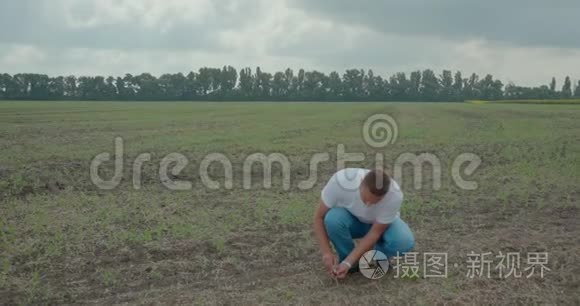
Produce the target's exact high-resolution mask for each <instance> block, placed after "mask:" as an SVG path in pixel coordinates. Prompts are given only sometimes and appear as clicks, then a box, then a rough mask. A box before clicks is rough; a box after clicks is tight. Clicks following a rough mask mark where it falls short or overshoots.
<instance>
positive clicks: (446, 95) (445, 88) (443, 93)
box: [439, 70, 453, 101]
mask: <svg viewBox="0 0 580 306" xmlns="http://www.w3.org/2000/svg"><path fill="white" fill-rule="evenodd" d="M439 84H440V85H441V89H440V92H439V99H441V100H443V101H450V100H452V99H453V75H452V73H451V71H450V70H443V73H442V74H441V75H440V76H439Z"/></svg>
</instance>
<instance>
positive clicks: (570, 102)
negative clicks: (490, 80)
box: [467, 99, 580, 105]
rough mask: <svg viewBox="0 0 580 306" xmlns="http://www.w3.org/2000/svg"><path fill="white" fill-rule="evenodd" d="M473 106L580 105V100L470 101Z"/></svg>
mask: <svg viewBox="0 0 580 306" xmlns="http://www.w3.org/2000/svg"><path fill="white" fill-rule="evenodd" d="M467 102H469V103H473V104H487V103H503V104H552V105H553V104H580V99H536V100H534V99H528V100H495V101H482V100H469V101H467Z"/></svg>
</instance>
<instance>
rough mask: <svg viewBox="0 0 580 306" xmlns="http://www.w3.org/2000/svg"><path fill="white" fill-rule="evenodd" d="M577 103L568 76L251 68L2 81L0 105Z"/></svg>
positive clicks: (2, 77)
mask: <svg viewBox="0 0 580 306" xmlns="http://www.w3.org/2000/svg"><path fill="white" fill-rule="evenodd" d="M572 97H575V98H580V81H579V82H578V84H576V85H575V86H574V89H573V88H572V83H571V81H570V77H566V78H565V80H564V84H563V86H562V87H561V89H559V88H557V84H556V79H555V78H552V80H551V82H550V84H549V85H542V86H538V87H526V86H517V85H515V84H513V83H509V84H507V85H505V86H504V84H503V83H502V82H501V81H500V80H497V79H494V78H493V76H492V75H491V74H487V75H486V76H485V77H482V78H480V77H479V76H478V75H477V74H475V73H472V74H471V75H469V76H467V77H464V76H463V74H462V73H461V72H460V71H457V72H455V73H453V72H452V71H450V70H443V71H442V72H441V74H436V73H435V72H434V71H433V70H431V69H426V70H423V71H413V72H411V73H410V74H409V75H408V76H407V74H406V73H403V72H399V73H395V74H394V75H392V76H390V77H388V78H383V77H381V76H380V75H375V73H374V72H373V71H372V70H368V71H365V70H363V69H348V70H346V71H345V72H344V73H343V74H342V75H340V74H339V73H338V72H336V71H334V72H331V73H330V74H328V75H327V74H325V73H322V72H319V71H315V70H314V71H305V70H304V69H300V70H298V72H297V73H295V72H294V71H293V70H292V69H290V68H288V69H286V70H285V71H279V72H276V73H274V74H271V73H268V72H264V71H262V70H261V69H260V67H257V68H256V69H255V71H252V69H251V68H244V69H241V70H240V71H239V72H238V71H236V69H235V68H234V67H232V66H224V67H223V68H221V69H220V68H208V67H203V68H200V69H199V70H198V71H197V72H194V71H191V72H189V73H188V74H187V75H185V74H183V73H175V74H163V75H161V76H160V77H156V76H154V75H151V74H150V73H142V74H139V75H131V74H125V76H119V77H112V76H108V77H104V76H80V77H76V76H73V75H71V76H57V77H50V76H48V75H46V74H34V73H19V74H15V75H10V74H7V73H4V74H0V100H127V101H133V100H167V101H175V100H183V101H464V100H498V99H561V98H562V99H566V98H572Z"/></svg>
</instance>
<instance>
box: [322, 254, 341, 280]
mask: <svg viewBox="0 0 580 306" xmlns="http://www.w3.org/2000/svg"><path fill="white" fill-rule="evenodd" d="M322 262H323V263H324V266H325V267H326V269H327V270H328V273H330V275H331V276H332V277H334V266H336V263H337V262H338V259H336V256H334V255H333V254H332V253H326V254H324V255H322Z"/></svg>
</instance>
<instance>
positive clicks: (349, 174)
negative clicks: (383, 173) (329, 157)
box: [321, 168, 403, 224]
mask: <svg viewBox="0 0 580 306" xmlns="http://www.w3.org/2000/svg"><path fill="white" fill-rule="evenodd" d="M369 171H370V170H368V169H360V168H346V169H343V170H340V171H338V172H336V173H335V174H334V175H333V176H332V177H331V178H330V180H329V181H328V183H327V184H326V186H324V189H322V194H321V197H322V201H323V202H324V204H325V205H326V206H327V207H328V208H332V207H344V208H346V209H347V210H348V211H349V212H350V213H351V214H353V215H354V216H355V217H357V218H358V219H359V221H361V222H363V223H368V224H372V223H380V224H390V223H392V222H393V221H394V220H395V219H396V218H398V217H399V215H400V213H399V210H400V208H401V203H402V202H403V192H402V191H401V188H400V187H399V184H397V182H395V181H394V180H393V179H391V184H390V185H389V191H388V192H387V193H386V194H385V196H384V197H383V198H382V199H381V201H379V202H378V203H376V204H372V205H366V204H365V203H364V202H363V201H362V199H361V197H360V191H359V186H360V184H361V182H362V180H363V178H364V177H365V175H366V174H367V173H368V172H369Z"/></svg>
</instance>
